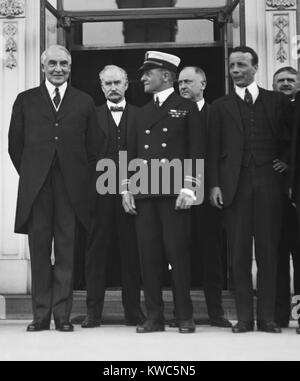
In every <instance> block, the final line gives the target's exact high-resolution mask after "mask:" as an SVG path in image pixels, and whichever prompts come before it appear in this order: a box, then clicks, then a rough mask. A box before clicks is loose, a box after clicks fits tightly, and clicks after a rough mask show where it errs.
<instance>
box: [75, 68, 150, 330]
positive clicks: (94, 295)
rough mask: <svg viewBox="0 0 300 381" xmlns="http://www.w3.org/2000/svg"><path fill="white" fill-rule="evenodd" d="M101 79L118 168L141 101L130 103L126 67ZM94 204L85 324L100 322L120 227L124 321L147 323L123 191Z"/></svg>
mask: <svg viewBox="0 0 300 381" xmlns="http://www.w3.org/2000/svg"><path fill="white" fill-rule="evenodd" d="M100 81H101V87H102V91H103V93H104V95H105V97H106V99H107V103H106V104H104V105H103V106H100V107H99V108H98V109H97V112H98V120H99V128H101V129H102V131H103V133H104V135H105V136H106V141H105V145H104V146H103V147H102V148H101V154H100V159H101V158H106V159H111V160H112V161H113V162H114V163H115V164H116V167H117V168H118V166H119V152H120V151H126V147H127V142H128V136H129V135H130V129H131V128H132V125H133V123H134V119H135V115H136V107H134V106H131V105H130V104H128V103H127V102H126V99H125V93H126V91H127V89H128V77H127V73H126V72H125V70H123V69H122V68H120V67H118V66H114V65H110V66H106V67H105V68H104V69H103V71H101V73H100ZM118 177H119V176H117V178H118ZM94 192H96V189H94ZM91 209H92V210H91V213H92V223H91V228H90V231H89V237H88V243H87V251H86V282H87V312H88V314H87V318H86V319H85V321H84V322H83V324H82V327H83V328H93V327H97V326H100V324H101V316H102V310H103V304H104V295H105V278H106V268H107V259H108V255H109V252H110V248H111V243H112V238H113V232H116V233H117V238H118V247H119V252H120V256H121V272H122V302H123V307H124V311H125V322H126V324H127V325H135V326H136V325H138V324H142V323H143V322H144V320H145V317H144V314H143V312H142V309H141V306H140V288H141V280H140V269H139V258H138V251H137V242H136V232H135V221H134V217H133V216H131V215H129V214H127V213H125V211H124V209H123V207H122V196H121V195H119V194H100V195H99V194H98V195H97V196H96V202H95V205H93V207H92V208H91Z"/></svg>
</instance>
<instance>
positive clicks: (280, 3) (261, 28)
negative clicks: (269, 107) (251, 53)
mask: <svg viewBox="0 0 300 381" xmlns="http://www.w3.org/2000/svg"><path fill="white" fill-rule="evenodd" d="M245 7H246V41H247V45H249V46H251V47H253V48H254V49H255V50H256V51H257V53H258V56H259V59H260V63H259V71H258V74H257V81H258V84H259V85H260V86H262V87H265V88H267V89H270V90H271V89H272V83H273V74H274V73H275V71H276V70H278V69H279V68H280V67H283V66H293V67H294V68H295V69H297V68H298V63H297V1H296V0H246V3H245ZM253 20H255V21H253Z"/></svg>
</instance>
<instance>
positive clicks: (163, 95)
mask: <svg viewBox="0 0 300 381" xmlns="http://www.w3.org/2000/svg"><path fill="white" fill-rule="evenodd" d="M174 92H175V90H174V87H170V88H169V89H167V90H163V91H160V92H159V93H156V94H154V102H155V101H156V99H157V98H158V101H159V106H162V105H163V104H164V103H165V101H166V100H167V99H168V98H169V96H170V95H171V94H173V93H174Z"/></svg>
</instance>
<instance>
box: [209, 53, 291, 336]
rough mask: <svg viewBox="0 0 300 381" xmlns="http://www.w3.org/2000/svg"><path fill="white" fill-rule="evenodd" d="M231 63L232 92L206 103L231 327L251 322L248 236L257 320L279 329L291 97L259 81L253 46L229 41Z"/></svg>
mask: <svg viewBox="0 0 300 381" xmlns="http://www.w3.org/2000/svg"><path fill="white" fill-rule="evenodd" d="M229 68H230V74H231V77H232V80H233V82H234V85H235V92H234V93H233V94H230V95H227V96H225V97H222V98H220V99H218V100H217V101H215V102H214V103H213V104H212V106H211V110H210V117H209V145H210V147H209V163H208V164H209V176H210V187H211V202H212V204H213V206H215V207H217V208H219V209H224V213H225V220H226V229H227V235H228V243H229V251H230V256H231V265H232V272H233V281H234V287H235V300H236V307H237V315H238V323H237V325H236V326H235V327H233V332H234V333H242V332H247V331H253V329H254V311H253V310H254V309H253V286H252V272H251V269H252V253H253V250H252V248H253V238H254V241H255V256H256V262H257V267H258V277H257V297H258V301H257V328H258V330H260V331H264V332H272V333H280V332H281V330H280V328H279V327H278V326H277V324H276V323H275V322H274V318H275V316H274V312H275V311H274V310H275V296H276V272H277V254H278V246H279V238H280V231H281V200H282V192H283V178H282V173H283V172H284V171H285V170H286V168H287V165H286V164H285V163H286V162H287V161H288V157H287V155H288V142H286V141H285V139H286V135H285V131H284V127H285V125H286V119H285V117H286V114H285V112H286V111H287V109H288V108H289V101H288V98H286V97H285V95H283V94H281V93H277V92H270V91H267V90H264V89H262V88H259V87H258V86H257V84H256V82H255V74H256V71H257V69H258V56H257V54H256V53H255V51H254V50H253V49H251V48H249V47H237V48H235V49H233V51H232V52H231V54H230V57H229Z"/></svg>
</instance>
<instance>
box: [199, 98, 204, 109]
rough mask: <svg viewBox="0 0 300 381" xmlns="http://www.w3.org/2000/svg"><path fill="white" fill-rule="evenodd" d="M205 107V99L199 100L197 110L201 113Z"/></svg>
mask: <svg viewBox="0 0 300 381" xmlns="http://www.w3.org/2000/svg"><path fill="white" fill-rule="evenodd" d="M204 105H205V99H204V98H203V99H201V101H198V102H197V106H198V110H199V111H201V110H202V109H203V107H204Z"/></svg>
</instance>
